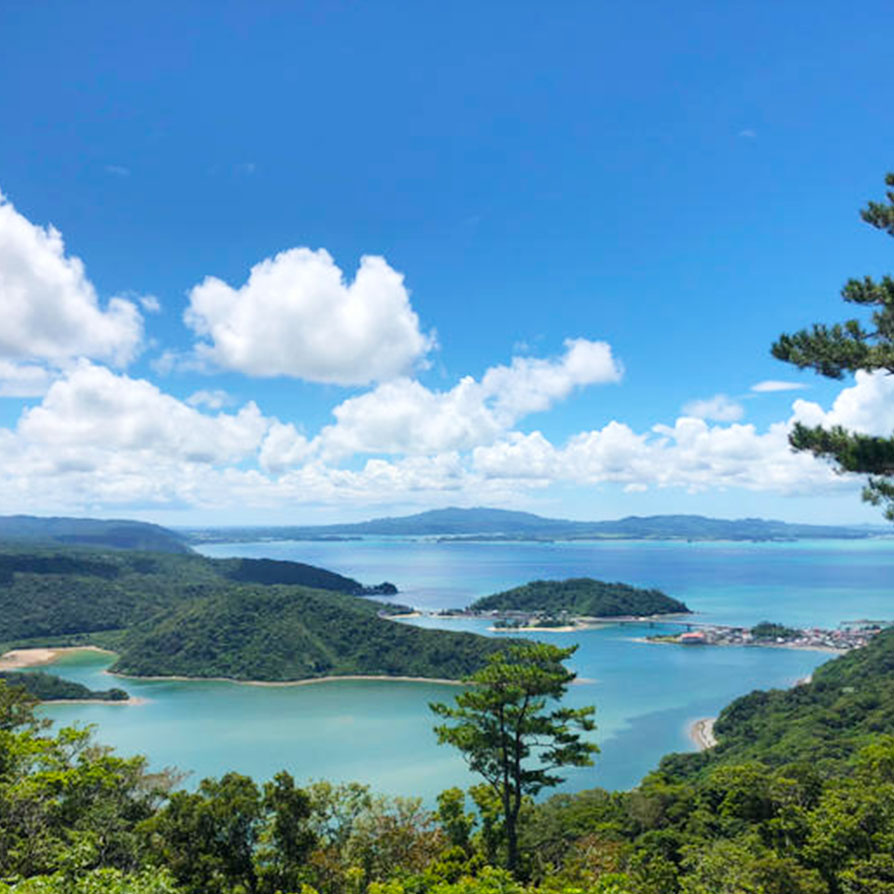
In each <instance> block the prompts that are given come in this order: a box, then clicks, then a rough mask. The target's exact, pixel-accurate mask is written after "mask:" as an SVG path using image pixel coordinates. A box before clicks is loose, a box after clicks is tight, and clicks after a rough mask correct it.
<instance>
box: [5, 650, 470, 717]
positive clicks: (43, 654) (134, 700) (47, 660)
mask: <svg viewBox="0 0 894 894" xmlns="http://www.w3.org/2000/svg"><path fill="white" fill-rule="evenodd" d="M69 652H102V653H103V654H104V655H114V654H116V653H115V652H113V651H112V650H111V649H101V648H100V647H99V646H59V647H54V648H34V649H10V651H8V652H6V653H5V654H3V655H0V670H20V669H22V668H27V667H41V666H44V665H48V664H52V663H53V662H54V661H57V660H58V659H59V658H61V657H62V655H64V654H66V653H69ZM103 673H104V674H107V675H108V676H110V677H120V678H121V679H123V680H153V681H164V680H173V681H176V682H181V683H202V682H206V681H207V682H211V683H238V684H240V685H242V686H310V685H312V684H315V683H335V682H337V681H338V680H378V681H388V680H397V681H399V682H403V683H441V684H444V685H447V686H462V685H463V683H462V681H461V680H448V679H444V678H441V677H404V676H402V677H394V676H389V675H388V674H344V675H342V676H329V677H310V678H309V679H306V680H237V679H236V678H235V677H187V676H182V675H179V674H171V675H159V676H142V675H140V674H122V673H113V672H112V671H109V670H105V671H103ZM145 701H146V699H142V698H139V697H136V696H131V697H130V698H129V699H127V700H124V699H122V700H121V701H119V702H112V701H105V700H104V699H56V700H55V703H56V704H74V703H77V704H81V705H82V704H91V703H96V704H101V705H108V704H122V705H127V704H134V705H136V704H144V703H145ZM44 704H51V702H45V703H44Z"/></svg>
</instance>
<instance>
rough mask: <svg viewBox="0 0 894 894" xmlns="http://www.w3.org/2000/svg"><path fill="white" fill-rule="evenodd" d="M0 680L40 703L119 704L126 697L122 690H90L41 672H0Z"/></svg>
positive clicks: (79, 684) (81, 685) (80, 684)
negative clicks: (61, 701)
mask: <svg viewBox="0 0 894 894" xmlns="http://www.w3.org/2000/svg"><path fill="white" fill-rule="evenodd" d="M0 680H2V681H4V682H5V683H6V684H7V685H8V686H21V687H22V688H23V689H24V690H25V691H26V692H28V693H29V694H30V695H33V696H34V698H36V699H39V700H40V701H42V702H53V701H59V700H61V699H96V700H99V701H105V702H120V701H125V700H126V699H127V697H128V695H127V693H126V692H125V691H124V690H123V689H116V688H113V689H90V688H88V687H87V686H84V685H83V684H82V683H75V682H74V681H73V680H63V679H62V677H57V676H56V675H55V674H47V673H44V672H43V671H28V672H17V671H0Z"/></svg>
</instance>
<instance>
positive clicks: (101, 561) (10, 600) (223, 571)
mask: <svg viewBox="0 0 894 894" xmlns="http://www.w3.org/2000/svg"><path fill="white" fill-rule="evenodd" d="M282 580H287V581H289V582H290V583H289V584H283V583H276V581H282ZM308 584H311V585H312V588H311V586H308ZM382 586H387V585H380V587H379V588H369V587H364V586H363V585H361V584H360V583H358V582H357V581H354V580H352V579H351V578H345V577H342V576H341V575H338V574H334V573H332V572H329V571H326V570H325V569H322V568H315V567H313V566H311V565H304V564H301V563H298V562H265V561H253V560H244V559H207V558H204V557H202V556H195V555H187V556H179V555H171V554H162V553H136V552H107V553H102V552H97V551H92V550H80V549H69V550H64V549H61V548H57V549H45V550H25V549H20V550H15V549H12V548H6V549H4V550H0V643H2V644H6V645H7V646H10V645H13V644H24V643H27V642H28V641H31V642H33V643H34V642H38V641H43V642H55V643H60V642H78V643H91V642H92V643H95V644H97V645H103V646H107V647H111V648H114V649H115V650H116V651H119V653H120V659H119V662H118V664H117V665H116V669H118V670H122V671H126V672H128V673H134V674H143V675H167V674H182V675H185V676H206V677H207V676H224V677H233V678H236V679H259V680H297V679H303V678H305V677H314V676H324V675H329V674H336V675H340V674H388V675H395V676H425V677H449V678H454V677H460V676H462V675H464V674H467V673H469V672H471V671H472V670H474V669H475V668H476V667H478V666H479V665H480V664H481V663H482V662H483V661H484V657H485V656H486V655H487V654H488V653H489V652H491V651H494V650H495V649H496V648H497V644H496V643H494V642H492V641H491V640H488V639H486V638H485V637H479V636H475V635H473V634H464V633H453V632H442V631H432V630H422V629H419V628H415V627H408V626H406V625H401V624H397V623H395V622H392V621H388V620H385V619H382V618H380V617H379V615H378V613H379V611H381V610H382V609H385V608H387V607H388V606H386V605H384V604H382V603H379V602H373V601H371V600H369V599H365V598H358V595H353V594H364V593H369V592H374V591H376V590H377V589H381V588H382ZM340 591H347V592H340Z"/></svg>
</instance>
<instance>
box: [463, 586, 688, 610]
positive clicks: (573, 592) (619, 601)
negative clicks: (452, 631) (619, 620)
mask: <svg viewBox="0 0 894 894" xmlns="http://www.w3.org/2000/svg"><path fill="white" fill-rule="evenodd" d="M469 608H470V609H472V610H473V611H523V612H537V613H543V614H548V615H557V614H561V613H563V612H567V613H568V614H571V615H584V616H590V617H605V618H610V617H619V616H623V615H660V614H670V613H676V612H688V611H689V609H688V608H687V607H686V605H685V604H684V603H682V602H680V601H679V600H677V599H672V598H671V597H670V596H667V595H666V594H665V593H662V592H661V590H654V589H649V590H647V589H641V588H639V587H631V586H630V585H629V584H620V583H606V582H605V581H599V580H593V579H592V578H589V577H575V578H569V579H568V580H535V581H531V583H528V584H524V585H523V586H521V587H515V588H514V589H512V590H506V591H504V592H502V593H494V594H493V595H491V596H484V597H483V598H481V599H478V600H476V601H475V602H473V603H472V605H470V606H469Z"/></svg>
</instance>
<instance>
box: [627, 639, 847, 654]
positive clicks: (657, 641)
mask: <svg viewBox="0 0 894 894" xmlns="http://www.w3.org/2000/svg"><path fill="white" fill-rule="evenodd" d="M629 640H630V642H632V643H645V644H646V645H647V646H682V645H686V644H685V643H678V642H671V641H670V640H661V639H649V638H648V637H645V636H631V637H629ZM686 648H687V649H699V648H705V649H793V650H794V651H796V652H825V653H826V654H827V655H846V654H847V653H848V651H850V650H848V649H833V648H832V647H831V646H798V645H795V644H794V643H701V644H699V645H696V646H690V645H686Z"/></svg>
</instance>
